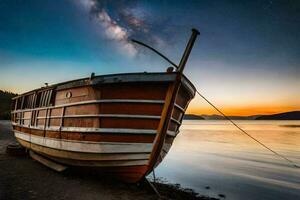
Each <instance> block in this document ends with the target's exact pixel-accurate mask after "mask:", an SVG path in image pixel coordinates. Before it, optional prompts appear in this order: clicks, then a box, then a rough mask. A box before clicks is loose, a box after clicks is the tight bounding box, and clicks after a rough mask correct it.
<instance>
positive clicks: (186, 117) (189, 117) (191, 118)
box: [183, 114, 204, 120]
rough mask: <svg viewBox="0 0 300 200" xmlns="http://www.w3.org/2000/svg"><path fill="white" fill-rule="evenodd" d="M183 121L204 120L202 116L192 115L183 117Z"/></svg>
mask: <svg viewBox="0 0 300 200" xmlns="http://www.w3.org/2000/svg"><path fill="white" fill-rule="evenodd" d="M183 119H186V120H203V119H204V118H203V117H201V116H200V115H192V114H186V115H184V116H183Z"/></svg>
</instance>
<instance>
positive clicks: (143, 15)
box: [80, 0, 174, 56]
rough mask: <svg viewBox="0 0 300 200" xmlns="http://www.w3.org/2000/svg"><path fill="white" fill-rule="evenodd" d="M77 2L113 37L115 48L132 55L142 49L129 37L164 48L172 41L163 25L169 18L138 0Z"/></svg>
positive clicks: (170, 35)
mask: <svg viewBox="0 0 300 200" xmlns="http://www.w3.org/2000/svg"><path fill="white" fill-rule="evenodd" d="M80 2H81V4H82V7H84V8H85V9H87V10H88V11H89V12H90V14H91V17H92V18H93V19H94V20H95V21H96V22H97V23H98V24H99V25H100V27H101V29H102V30H103V31H102V33H103V35H104V36H105V37H106V38H107V39H109V40H112V41H113V42H114V45H115V46H116V47H117V48H118V50H119V51H120V52H122V53H125V54H126V55H129V56H135V55H137V54H138V53H140V52H144V50H145V49H143V48H141V47H138V46H137V45H135V44H133V43H132V42H131V41H130V39H131V38H134V39H137V40H140V41H143V42H145V43H147V44H150V45H152V46H153V47H156V48H158V49H163V48H166V47H167V42H169V44H170V43H172V42H171V41H172V38H173V36H174V31H173V30H171V31H170V30H169V29H166V28H165V24H166V20H169V19H164V18H163V17H162V16H159V17H158V16H156V15H153V14H152V13H151V12H150V11H149V10H148V9H147V8H145V6H143V5H142V4H141V3H140V1H136V0H130V1H124V0H118V1H110V0H81V1H80ZM168 22H169V21H168ZM171 33H172V34H171ZM166 41H167V42H166Z"/></svg>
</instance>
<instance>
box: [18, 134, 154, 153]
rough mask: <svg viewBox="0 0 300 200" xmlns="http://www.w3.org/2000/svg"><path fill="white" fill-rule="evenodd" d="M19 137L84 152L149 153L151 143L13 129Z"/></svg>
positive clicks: (46, 145) (47, 145)
mask: <svg viewBox="0 0 300 200" xmlns="http://www.w3.org/2000/svg"><path fill="white" fill-rule="evenodd" d="M15 136H16V137H17V138H19V139H22V140H25V141H27V142H31V143H33V144H38V145H41V146H45V147H49V148H53V149H58V150H66V151H75V152H86V153H150V152H151V150H152V146H153V144H152V143H120V142H88V141H78V140H63V139H54V138H47V137H40V136H36V135H30V134H27V133H22V132H19V131H15Z"/></svg>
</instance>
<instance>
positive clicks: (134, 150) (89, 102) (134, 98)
mask: <svg viewBox="0 0 300 200" xmlns="http://www.w3.org/2000/svg"><path fill="white" fill-rule="evenodd" d="M197 34H198V32H197V31H196V30H194V31H193V35H192V37H191V39H190V41H189V43H188V46H187V49H186V51H185V54H184V56H183V58H182V60H181V65H179V67H178V69H177V70H176V71H175V72H170V71H169V72H164V73H127V74H113V75H103V76H94V75H92V76H91V77H88V78H83V79H79V80H73V81H68V82H64V83H59V84H55V85H51V86H46V87H43V88H39V89H36V90H32V91H30V92H27V93H24V94H21V95H19V96H17V97H15V98H14V99H13V104H12V112H11V117H12V125H13V131H14V134H15V137H16V139H17V140H18V142H19V143H20V144H21V145H22V146H24V147H26V148H27V149H29V150H31V151H33V152H35V154H37V155H39V156H42V158H45V159H47V160H49V161H51V162H55V163H59V164H63V165H64V166H82V167H97V168H99V169H101V171H104V172H105V173H109V174H112V175H114V176H116V177H118V178H120V179H122V180H124V181H127V182H137V181H139V180H141V179H142V178H143V177H145V176H146V175H147V174H149V173H150V172H151V171H152V170H153V169H154V168H155V167H156V166H157V165H158V164H159V163H160V162H161V161H162V159H163V158H164V157H165V155H166V154H167V153H168V151H169V150H170V147H171V145H172V143H173V141H174V139H175V137H176V135H177V134H178V133H179V127H180V125H181V122H182V119H183V115H184V113H185V111H186V109H187V107H188V104H189V102H190V101H191V99H192V98H193V97H194V95H195V87H194V86H193V84H192V83H191V82H190V81H189V80H188V79H187V78H186V77H185V76H184V75H183V74H182V71H183V68H184V65H185V63H186V61H187V58H188V56H189V53H190V51H191V48H192V46H193V43H194V41H195V39H196V35H197Z"/></svg>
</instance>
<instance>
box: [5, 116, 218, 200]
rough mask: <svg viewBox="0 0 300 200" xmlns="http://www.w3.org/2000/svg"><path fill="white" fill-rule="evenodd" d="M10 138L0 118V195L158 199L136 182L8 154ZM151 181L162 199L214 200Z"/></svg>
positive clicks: (8, 122) (171, 185) (9, 197)
mask: <svg viewBox="0 0 300 200" xmlns="http://www.w3.org/2000/svg"><path fill="white" fill-rule="evenodd" d="M12 142H15V139H14V136H13V133H12V130H11V125H10V121H3V120H0V199H74V200H76V199H78V200H80V199H99V198H101V199H103V200H109V199H136V200H138V199H141V200H148V199H149V200H150V199H158V196H157V195H156V194H154V193H153V192H150V191H149V189H147V188H145V187H141V186H138V185H137V184H126V183H123V182H120V181H118V180H116V179H113V178H111V177H105V176H103V175H99V174H95V173H94V172H89V171H88V172H87V171H85V172H80V169H75V168H70V169H69V170H67V171H66V172H63V173H58V172H55V171H53V170H51V169H49V168H47V167H45V166H43V165H42V164H40V163H38V162H37V161H34V160H33V159H31V158H30V157H29V156H28V155H25V156H12V155H8V154H6V152H5V151H6V146H7V145H8V144H10V143H12ZM78 170H79V171H78ZM152 183H153V184H154V185H155V187H156V189H157V190H158V191H159V193H160V195H161V196H162V197H163V199H193V200H194V199H195V200H196V199H198V200H216V198H210V197H207V196H202V195H200V194H198V193H196V192H194V191H193V190H191V189H188V188H182V187H180V185H179V184H170V183H163V182H160V181H158V182H156V183H154V182H152Z"/></svg>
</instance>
